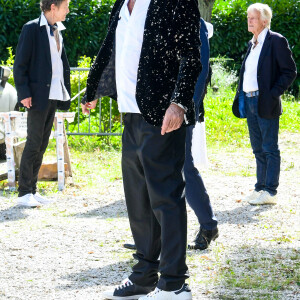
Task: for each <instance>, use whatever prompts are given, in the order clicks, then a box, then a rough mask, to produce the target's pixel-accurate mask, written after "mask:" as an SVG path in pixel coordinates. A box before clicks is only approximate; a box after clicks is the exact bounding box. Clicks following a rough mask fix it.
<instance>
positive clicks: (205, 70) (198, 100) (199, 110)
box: [193, 18, 209, 122]
mask: <svg viewBox="0 0 300 300" xmlns="http://www.w3.org/2000/svg"><path fill="white" fill-rule="evenodd" d="M200 21H201V28H200V41H201V64H202V71H201V73H200V75H199V77H198V79H197V83H196V87H195V92H194V97H193V99H194V103H195V110H196V121H199V122H204V113H205V111H204V104H203V100H204V97H205V94H206V88H207V84H208V82H207V77H208V74H209V41H208V30H207V27H206V24H205V21H204V20H203V19H202V18H201V20H200Z"/></svg>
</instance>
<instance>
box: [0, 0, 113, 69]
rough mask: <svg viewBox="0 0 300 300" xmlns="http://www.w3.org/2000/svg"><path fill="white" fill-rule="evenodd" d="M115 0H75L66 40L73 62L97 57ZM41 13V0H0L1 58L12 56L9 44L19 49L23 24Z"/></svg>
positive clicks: (68, 20)
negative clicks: (86, 57) (18, 43)
mask: <svg viewBox="0 0 300 300" xmlns="http://www.w3.org/2000/svg"><path fill="white" fill-rule="evenodd" d="M113 3H114V0H101V1H97V0H89V1H87V0H72V1H71V2H70V13H69V15H68V16H67V20H66V22H64V24H65V26H66V27H67V30H66V31H65V33H64V43H65V46H66V50H67V54H68V57H69V61H70V64H71V65H72V66H75V65H76V64H77V61H78V59H79V57H80V56H83V55H87V56H90V57H94V56H95V55H96V54H97V52H98V51H99V47H100V45H101V42H102V40H103V38H104V36H105V33H106V30H107V26H108V19H109V12H110V11H111V7H112V5H113ZM39 15H40V8H39V1H37V0H0V24H1V26H0V61H1V60H4V61H5V60H6V59H7V57H8V51H7V49H6V48H7V47H9V46H11V47H12V48H13V50H14V52H15V49H16V46H17V42H18V37H19V34H20V32H21V29H22V26H23V25H24V24H25V23H26V22H28V21H29V20H32V19H35V18H37V17H38V16H39Z"/></svg>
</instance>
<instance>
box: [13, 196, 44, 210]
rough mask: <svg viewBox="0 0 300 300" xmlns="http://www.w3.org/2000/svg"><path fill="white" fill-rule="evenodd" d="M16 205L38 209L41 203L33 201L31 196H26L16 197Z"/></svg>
mask: <svg viewBox="0 0 300 300" xmlns="http://www.w3.org/2000/svg"><path fill="white" fill-rule="evenodd" d="M17 204H18V205H20V206H27V207H38V206H41V203H40V202H38V201H37V200H35V199H34V197H33V195H32V194H26V195H24V196H22V197H18V200H17Z"/></svg>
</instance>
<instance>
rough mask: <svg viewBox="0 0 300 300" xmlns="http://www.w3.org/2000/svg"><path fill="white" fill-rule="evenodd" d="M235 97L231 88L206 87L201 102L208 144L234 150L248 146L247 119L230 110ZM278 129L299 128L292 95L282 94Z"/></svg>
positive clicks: (299, 116) (299, 114) (299, 115)
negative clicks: (240, 117)
mask: <svg viewBox="0 0 300 300" xmlns="http://www.w3.org/2000/svg"><path fill="white" fill-rule="evenodd" d="M234 97H235V91H234V90H232V89H230V88H227V89H224V88H223V89H220V90H219V91H218V92H213V91H212V89H208V94H207V95H206V98H205V99H204V106H205V126H206V135H207V144H208V147H210V148H216V149H222V148H227V150H229V151H235V150H236V149H239V148H245V147H250V143H249V133H248V128H247V121H246V119H239V118H236V117H235V116H234V115H233V113H232V103H233V100H234ZM280 131H281V132H290V133H295V132H300V105H299V102H296V101H294V100H293V97H292V96H285V97H284V100H283V114H282V116H281V118H280Z"/></svg>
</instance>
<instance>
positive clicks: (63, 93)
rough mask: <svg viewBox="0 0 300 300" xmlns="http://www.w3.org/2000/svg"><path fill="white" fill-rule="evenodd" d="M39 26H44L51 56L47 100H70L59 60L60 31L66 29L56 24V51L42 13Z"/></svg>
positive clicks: (53, 39) (60, 24)
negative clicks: (57, 38)
mask: <svg viewBox="0 0 300 300" xmlns="http://www.w3.org/2000/svg"><path fill="white" fill-rule="evenodd" d="M40 26H46V30H47V33H48V39H49V46H50V54H51V63H52V79H51V86H50V93H49V99H52V100H60V101H67V100H70V95H69V93H68V91H67V89H66V87H65V83H64V67H63V62H62V59H61V53H62V44H63V43H62V42H63V38H62V35H61V33H60V31H61V30H64V29H66V27H65V26H64V25H63V24H62V23H61V22H57V30H58V37H59V51H58V50H57V44H56V40H55V37H54V36H51V34H50V27H49V26H48V21H47V19H46V17H45V15H44V14H43V13H42V15H41V22H40Z"/></svg>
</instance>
